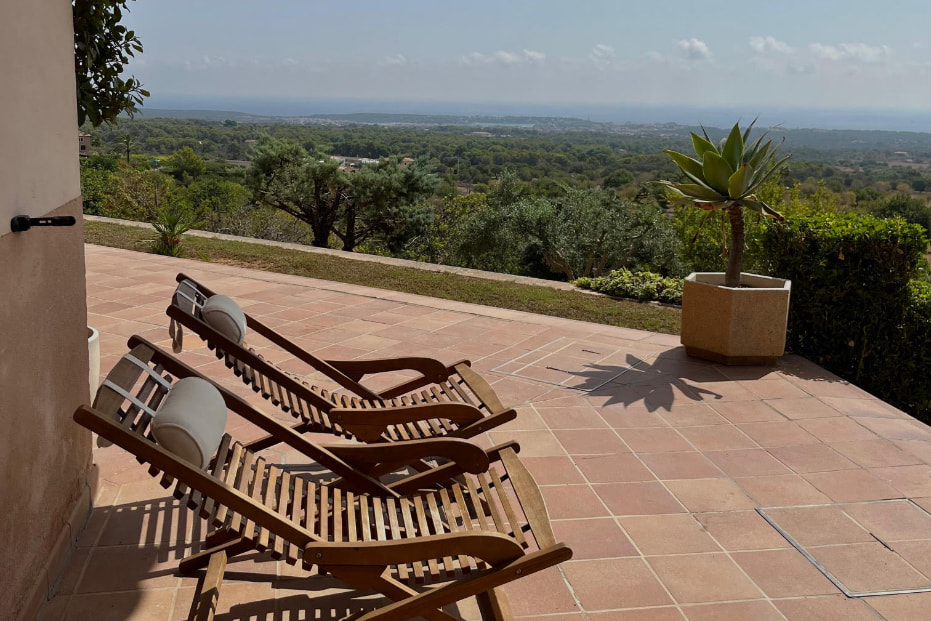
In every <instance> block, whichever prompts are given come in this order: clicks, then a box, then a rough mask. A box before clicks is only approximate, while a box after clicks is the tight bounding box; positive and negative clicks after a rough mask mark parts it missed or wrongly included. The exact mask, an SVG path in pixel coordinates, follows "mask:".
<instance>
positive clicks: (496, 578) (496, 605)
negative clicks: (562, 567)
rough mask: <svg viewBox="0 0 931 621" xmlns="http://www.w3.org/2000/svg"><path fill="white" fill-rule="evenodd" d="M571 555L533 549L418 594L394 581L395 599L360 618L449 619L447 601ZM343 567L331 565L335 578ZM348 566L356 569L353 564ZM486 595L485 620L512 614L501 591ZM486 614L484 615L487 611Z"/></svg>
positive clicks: (556, 549) (370, 584)
mask: <svg viewBox="0 0 931 621" xmlns="http://www.w3.org/2000/svg"><path fill="white" fill-rule="evenodd" d="M570 558H572V551H571V550H570V549H569V548H567V547H565V546H563V545H558V546H555V547H553V548H549V549H547V550H538V551H536V552H531V553H530V554H527V555H525V556H522V557H520V558H519V559H517V560H515V561H511V562H508V563H505V564H503V565H499V566H497V567H492V568H491V569H486V570H483V571H478V572H475V573H473V574H471V575H469V576H467V577H463V578H460V579H458V580H454V581H453V582H450V583H447V584H444V585H442V586H439V587H435V588H433V589H430V590H429V591H425V592H422V593H417V592H416V591H413V590H412V589H409V588H408V587H406V586H404V585H403V584H400V583H398V582H396V581H394V580H391V581H390V582H391V586H392V587H393V588H396V589H397V590H395V591H394V592H393V594H392V593H388V592H385V595H387V596H388V597H390V598H391V599H394V600H395V602H394V603H393V604H388V605H387V606H383V607H382V608H379V609H378V610H373V611H371V612H369V613H367V614H364V615H362V616H361V617H359V619H358V621H375V620H376V619H377V620H378V621H406V620H407V619H412V618H414V617H417V616H422V617H426V618H427V619H431V620H433V619H450V618H452V617H450V616H449V615H447V614H446V613H444V612H442V611H440V610H439V609H440V608H442V607H443V606H446V605H447V604H452V603H454V602H458V601H459V600H462V599H465V598H466V597H470V596H472V595H476V596H478V595H480V594H482V593H485V592H487V591H491V590H492V589H496V588H497V587H499V586H502V585H504V584H507V583H508V582H511V581H512V580H515V579H518V578H521V577H523V576H528V575H530V574H532V573H536V572H538V571H541V570H543V569H546V568H548V567H552V566H553V565H556V564H558V563H562V562H563V561H567V560H569V559H570ZM343 569H344V568H343V567H338V568H331V570H333V575H334V576H336V577H340V574H338V573H336V572H337V571H340V572H341V571H342V570H343ZM348 569H356V568H355V567H353V568H348ZM369 569H373V568H369ZM353 578H354V576H352V575H348V576H347V578H346V581H347V582H349V583H350V584H354V583H352V582H351V580H352V579H353ZM378 578H380V579H381V580H382V581H385V582H387V581H388V580H390V579H387V580H386V579H385V577H384V576H378ZM383 584H384V583H383V582H378V581H370V582H368V583H367V584H366V586H367V587H368V588H374V589H378V590H382V586H383ZM382 592H384V591H382ZM402 593H411V594H412V595H410V596H408V597H407V598H406V599H397V598H398V596H401V594H402ZM485 597H486V599H487V603H488V608H486V610H487V613H488V614H491V615H492V616H491V617H490V619H486V621H490V620H491V619H494V620H495V621H507V620H508V617H507V616H504V617H495V616H494V615H495V614H504V615H508V614H510V609H509V607H508V606H507V605H506V604H503V603H502V600H503V598H499V597H498V594H491V595H487V596H485ZM479 604H480V605H481V604H482V599H481V598H479ZM483 614H485V612H484V611H483ZM432 615H441V616H432Z"/></svg>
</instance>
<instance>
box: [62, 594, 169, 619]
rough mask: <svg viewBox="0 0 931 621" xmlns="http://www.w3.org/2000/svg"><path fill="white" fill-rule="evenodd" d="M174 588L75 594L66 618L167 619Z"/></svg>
mask: <svg viewBox="0 0 931 621" xmlns="http://www.w3.org/2000/svg"><path fill="white" fill-rule="evenodd" d="M173 598H174V590H172V589H158V590H155V591H151V590H145V591H124V592H122V593H94V594H91V595H75V596H73V597H71V598H69V600H68V611H67V614H66V615H65V617H64V619H66V620H67V621H84V620H86V619H93V620H94V621H167V620H168V619H169V618H171V609H172V599H173Z"/></svg>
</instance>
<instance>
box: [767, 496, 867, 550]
mask: <svg viewBox="0 0 931 621" xmlns="http://www.w3.org/2000/svg"><path fill="white" fill-rule="evenodd" d="M766 515H768V516H769V517H770V519H772V520H773V521H774V522H776V524H778V525H779V526H780V527H781V528H782V529H783V530H785V531H786V532H787V533H789V535H790V536H791V537H792V538H793V539H795V540H796V541H797V542H798V543H800V544H801V545H803V546H817V545H832V544H843V543H859V542H868V541H875V540H874V539H873V537H872V536H871V535H870V533H869V532H868V531H867V530H865V529H864V528H863V527H861V526H859V525H858V524H857V523H856V522H855V521H854V520H853V519H851V518H850V516H848V515H847V514H846V513H845V512H844V507H843V506H839V505H829V506H825V507H789V508H785V509H767V511H766Z"/></svg>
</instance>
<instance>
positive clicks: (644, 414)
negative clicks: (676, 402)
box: [598, 407, 668, 429]
mask: <svg viewBox="0 0 931 621" xmlns="http://www.w3.org/2000/svg"><path fill="white" fill-rule="evenodd" d="M598 411H599V413H600V414H601V417H602V418H603V419H604V421H605V422H606V423H607V424H608V425H609V426H610V427H613V428H615V429H627V428H631V427H667V426H668V423H667V422H666V420H665V419H664V418H663V417H662V416H661V415H660V414H659V413H658V412H648V411H647V410H645V409H641V408H630V409H627V410H623V409H617V408H605V407H600V408H598Z"/></svg>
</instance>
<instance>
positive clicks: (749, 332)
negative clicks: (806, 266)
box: [660, 121, 791, 364]
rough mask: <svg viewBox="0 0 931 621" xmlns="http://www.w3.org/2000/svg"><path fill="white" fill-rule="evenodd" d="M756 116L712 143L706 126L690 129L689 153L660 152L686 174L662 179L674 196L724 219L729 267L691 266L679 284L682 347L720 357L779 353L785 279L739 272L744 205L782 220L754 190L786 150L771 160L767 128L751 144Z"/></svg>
mask: <svg viewBox="0 0 931 621" xmlns="http://www.w3.org/2000/svg"><path fill="white" fill-rule="evenodd" d="M755 122H756V121H754V123H755ZM754 123H750V125H749V127H747V129H746V131H744V132H741V130H740V125H739V123H737V124H735V125H734V127H733V129H731V131H730V133H729V134H728V135H727V136H726V137H725V138H724V139H722V140H721V141H720V143H719V144H718V145H715V144H714V143H713V142H712V141H711V140H710V139H709V138H708V133H707V132H706V131H705V130H704V128H702V133H703V134H704V136H699V135H698V134H695V133H694V132H693V133H692V145H693V147H694V149H695V156H694V157H691V156H688V155H684V154H682V153H677V152H675V151H669V150H667V151H666V154H667V155H669V157H671V158H672V160H673V161H674V162H675V163H676V165H677V166H678V167H679V169H680V170H681V171H682V173H683V174H684V175H685V177H686V178H687V179H688V181H686V182H684V183H673V182H670V181H661V182H660V183H662V184H663V185H665V186H666V188H667V189H668V195H669V197H670V199H671V200H672V201H673V202H674V203H679V204H685V205H689V206H693V207H699V208H701V209H704V210H711V211H720V212H722V213H723V214H724V215H726V216H727V220H728V221H729V223H730V243H729V245H728V247H727V248H726V252H727V271H726V272H724V273H720V272H695V273H692V274H690V275H689V276H688V277H687V278H686V279H685V282H684V283H683V288H682V328H681V333H680V335H681V341H682V344H683V345H684V346H685V349H686V352H687V353H688V354H689V355H690V356H696V357H699V358H705V359H708V360H713V361H715V362H720V363H723V364H770V363H772V362H774V361H775V360H776V359H777V358H779V357H780V356H781V355H782V354H783V353H784V352H785V342H786V323H787V320H788V314H789V293H790V289H791V282H790V281H787V280H783V279H780V278H770V277H768V276H758V275H755V274H746V273H743V271H742V270H743V256H744V247H745V233H744V213H745V210H747V209H749V210H752V211H754V212H756V213H758V214H761V215H764V216H769V217H772V218H776V219H777V220H783V219H784V218H783V216H782V215H781V214H780V213H778V212H777V211H775V210H774V209H772V208H771V207H770V206H769V205H767V204H766V203H764V202H763V201H762V200H760V199H759V197H758V196H757V192H758V191H759V188H760V186H762V185H763V183H764V182H765V181H766V180H767V179H769V178H770V177H771V176H772V175H773V174H774V173H775V172H776V171H777V170H778V169H779V168H780V167H781V166H782V165H783V164H784V163H785V161H786V160H787V159H789V157H790V156H786V157H784V158H782V159H778V160H777V158H776V148H774V147H773V141H772V139H769V140H766V141H764V138H765V137H766V135H765V134H763V135H761V136H760V137H759V138H757V139H756V140H755V141H753V142H752V143H751V142H750V131H751V129H753V125H754Z"/></svg>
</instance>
